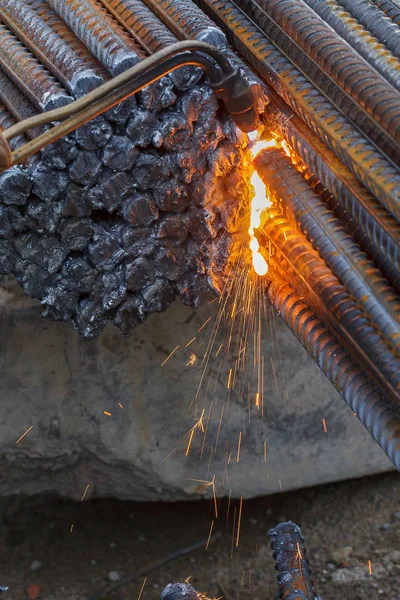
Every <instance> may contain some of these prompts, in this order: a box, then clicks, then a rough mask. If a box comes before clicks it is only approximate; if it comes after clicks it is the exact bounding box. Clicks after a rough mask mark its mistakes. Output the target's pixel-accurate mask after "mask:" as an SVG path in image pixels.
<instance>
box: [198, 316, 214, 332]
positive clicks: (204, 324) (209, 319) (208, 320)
mask: <svg viewBox="0 0 400 600" xmlns="http://www.w3.org/2000/svg"><path fill="white" fill-rule="evenodd" d="M210 321H211V317H208V319H207V321H206V322H205V323H203V325H202V326H201V327H200V329H198V330H197V333H200V331H201V330H202V329H204V327H205V326H206V325H207V324H208V323H209V322H210Z"/></svg>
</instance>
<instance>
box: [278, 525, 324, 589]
mask: <svg viewBox="0 0 400 600" xmlns="http://www.w3.org/2000/svg"><path fill="white" fill-rule="evenodd" d="M268 535H269V537H270V538H271V548H272V551H273V557H274V559H275V569H276V570H277V571H278V583H279V598H282V599H284V600H318V598H317V596H316V595H315V590H314V584H313V582H312V580H311V570H310V566H309V563H308V557H307V551H306V548H305V545H304V538H303V536H302V534H301V531H300V527H299V526H298V525H296V524H295V523H292V522H291V521H288V522H287V523H279V525H277V526H276V527H274V528H273V529H270V531H269V532H268Z"/></svg>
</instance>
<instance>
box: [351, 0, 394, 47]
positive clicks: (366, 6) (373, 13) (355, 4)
mask: <svg viewBox="0 0 400 600" xmlns="http://www.w3.org/2000/svg"><path fill="white" fill-rule="evenodd" d="M339 3H340V4H341V5H342V6H343V7H344V8H345V9H346V10H347V11H348V12H349V13H350V14H351V15H352V16H353V17H354V18H356V19H357V21H360V23H361V24H362V25H364V27H365V28H366V29H368V31H370V32H371V33H372V35H374V36H375V37H376V38H377V39H378V40H379V41H380V42H382V43H383V44H385V46H386V48H388V50H390V51H391V52H392V53H393V54H394V56H397V58H400V28H399V27H398V26H397V25H396V23H394V22H393V21H392V20H391V19H390V18H389V17H387V16H386V15H385V13H384V12H383V11H382V10H381V9H380V8H378V7H377V6H375V5H374V4H372V2H370V0H339Z"/></svg>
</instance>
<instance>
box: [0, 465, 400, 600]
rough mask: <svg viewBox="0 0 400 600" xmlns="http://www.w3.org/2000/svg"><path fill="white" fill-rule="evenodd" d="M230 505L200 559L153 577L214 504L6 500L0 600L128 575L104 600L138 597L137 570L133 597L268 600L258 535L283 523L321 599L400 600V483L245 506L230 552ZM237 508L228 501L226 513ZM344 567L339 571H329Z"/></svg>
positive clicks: (76, 596) (266, 558) (99, 587)
mask: <svg viewBox="0 0 400 600" xmlns="http://www.w3.org/2000/svg"><path fill="white" fill-rule="evenodd" d="M227 505H228V503H227V500H226V499H225V500H223V501H221V502H219V506H218V510H219V518H218V519H217V520H215V522H214V527H213V535H214V534H215V535H216V539H215V541H213V540H211V542H210V544H209V547H208V549H207V550H205V549H204V545H205V544H204V543H202V544H201V549H200V550H195V551H193V552H191V553H188V554H186V555H181V556H180V557H178V558H175V559H174V560H171V561H170V562H168V563H165V564H163V565H162V566H160V567H158V568H157V566H156V564H155V563H156V562H157V561H158V560H159V559H162V558H163V557H165V556H167V555H169V554H171V553H173V552H175V551H177V550H180V549H183V548H185V547H187V546H190V545H192V544H195V543H197V542H201V541H202V540H204V539H205V540H206V539H207V537H208V534H209V530H210V524H211V521H212V519H213V516H214V510H215V507H214V506H213V504H211V505H210V503H208V502H200V503H176V504H151V503H147V504H142V503H135V502H121V501H117V500H113V499H100V500H91V499H88V500H86V499H85V501H84V502H81V503H78V504H76V503H74V502H72V501H69V500H64V499H60V498H55V497H48V496H47V497H31V498H21V497H18V498H15V497H14V498H3V499H1V500H0V508H1V518H2V526H1V530H0V585H7V586H9V590H8V591H7V592H5V593H3V594H2V600H19V599H23V598H31V599H33V598H35V597H37V595H39V596H38V597H39V600H64V599H65V600H81V599H82V600H84V599H90V600H91V599H94V598H95V597H96V596H97V597H98V595H97V592H101V591H103V589H104V587H105V586H115V585H118V583H121V580H122V578H124V577H126V576H130V575H131V576H133V575H134V574H135V573H136V574H139V576H138V577H137V579H136V580H134V581H132V582H131V583H129V584H128V585H126V586H125V587H119V589H118V590H117V591H114V592H111V593H110V592H108V593H107V594H105V595H104V596H103V597H104V598H107V599H108V600H125V599H128V598H129V599H136V598H138V597H139V595H140V592H141V588H142V584H143V581H144V576H143V575H140V573H141V572H142V571H144V570H145V569H147V568H148V567H153V566H154V567H156V568H154V569H153V570H151V572H150V573H148V575H147V580H146V582H145V586H144V589H143V590H142V596H141V598H142V600H151V599H154V600H157V599H158V597H159V594H160V592H161V590H162V589H163V587H164V586H165V585H166V584H168V583H170V582H174V581H182V580H184V579H185V578H187V577H189V576H191V583H193V585H194V586H195V587H196V588H197V589H198V590H200V591H202V592H206V593H207V595H208V596H209V597H220V596H224V597H225V598H227V600H248V599H250V598H252V599H254V600H258V599H259V600H261V599H263V600H264V599H265V600H269V599H271V600H273V599H275V598H276V597H277V585H276V580H275V573H274V568H273V560H272V556H271V552H270V548H269V541H268V538H267V531H268V529H269V528H271V527H273V526H274V525H275V524H277V523H278V522H279V521H280V520H284V519H285V520H287V519H292V520H293V521H295V522H297V523H298V524H299V525H300V526H301V527H302V530H303V534H304V536H305V538H306V546H307V549H308V553H309V556H310V560H311V566H312V570H313V574H314V578H315V581H316V586H317V592H318V593H319V594H320V595H321V596H322V597H323V599H324V600H339V599H340V600H346V599H350V598H351V600H375V599H378V598H384V599H385V600H400V474H398V473H388V474H386V475H381V476H375V477H369V478H365V479H359V480H353V481H347V482H342V483H337V484H331V485H326V486H321V487H317V488H311V489H306V490H301V491H298V492H291V493H282V494H278V495H275V496H268V497H263V498H258V499H255V500H247V501H245V502H244V503H243V510H242V521H241V528H240V536H239V545H238V547H236V541H237V539H236V538H237V532H235V534H234V545H233V550H232V530H231V525H230V522H231V519H229V526H228V527H227V525H226V510H227ZM238 506H239V502H238V501H233V500H232V502H231V503H230V515H232V513H233V512H234V508H235V507H238ZM72 525H73V527H72ZM71 529H72V531H71ZM348 547H351V548H352V550H351V551H350V549H348V550H347V548H348ZM341 555H342V556H341ZM335 561H336V563H337V564H335ZM341 561H344V562H345V565H346V566H344V567H340V566H338V565H339V564H340V562H341ZM368 561H371V569H372V575H370V574H369V566H368ZM118 578H119V579H118ZM113 579H114V580H116V581H112V580H113ZM249 590H250V591H249Z"/></svg>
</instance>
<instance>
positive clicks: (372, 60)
mask: <svg viewBox="0 0 400 600" xmlns="http://www.w3.org/2000/svg"><path fill="white" fill-rule="evenodd" d="M305 1H306V2H307V4H308V6H310V7H311V8H312V9H313V10H315V12H316V13H317V14H318V15H319V16H320V17H321V18H322V19H323V20H324V21H325V22H326V23H328V24H329V25H330V26H331V27H333V29H334V30H335V31H336V32H337V33H338V34H339V35H340V36H341V37H342V38H343V39H344V40H346V42H348V43H349V44H350V45H351V46H352V47H353V48H354V49H355V50H357V52H359V54H360V55H361V56H362V57H363V58H365V60H366V61H368V63H369V64H370V65H371V66H372V67H373V68H374V69H376V70H377V71H378V73H380V74H381V75H382V76H383V77H385V79H386V80H387V81H389V83H391V84H392V85H393V86H394V87H395V88H396V89H397V90H399V89H400V61H399V59H398V58H396V57H395V56H393V54H392V53H391V52H390V50H388V49H387V48H386V46H385V45H384V44H382V43H381V42H379V41H378V40H377V39H376V38H375V37H374V36H373V35H371V34H370V32H369V31H367V29H365V27H363V26H362V25H361V23H359V22H358V21H357V20H356V19H354V18H353V17H352V16H351V15H350V14H349V13H348V12H346V11H345V10H344V9H343V7H342V6H340V4H338V2H336V0H305Z"/></svg>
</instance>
